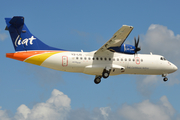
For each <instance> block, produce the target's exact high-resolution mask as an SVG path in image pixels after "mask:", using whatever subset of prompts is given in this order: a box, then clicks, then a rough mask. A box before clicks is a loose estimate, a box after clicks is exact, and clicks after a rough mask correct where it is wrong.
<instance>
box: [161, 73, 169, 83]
mask: <svg viewBox="0 0 180 120" xmlns="http://www.w3.org/2000/svg"><path fill="white" fill-rule="evenodd" d="M166 76H167V74H162V77H164V78H163V81H164V82H166V81H168V78H167V77H166Z"/></svg>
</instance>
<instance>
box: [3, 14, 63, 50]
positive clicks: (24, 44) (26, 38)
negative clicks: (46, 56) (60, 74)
mask: <svg viewBox="0 0 180 120" xmlns="http://www.w3.org/2000/svg"><path fill="white" fill-rule="evenodd" d="M5 20H6V24H7V26H6V28H5V30H8V31H9V33H10V36H11V39H12V42H13V45H14V49H15V51H30V50H62V49H58V48H54V47H50V46H48V45H46V44H45V43H43V42H41V41H40V40H39V39H38V38H37V37H35V36H34V35H33V34H31V32H30V31H29V30H28V28H27V27H26V25H25V24H24V17H22V16H14V17H13V18H5Z"/></svg>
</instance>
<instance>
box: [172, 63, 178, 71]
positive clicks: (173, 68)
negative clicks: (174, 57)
mask: <svg viewBox="0 0 180 120" xmlns="http://www.w3.org/2000/svg"><path fill="white" fill-rule="evenodd" d="M172 70H173V72H175V71H177V70H178V67H177V66H176V65H174V64H172Z"/></svg>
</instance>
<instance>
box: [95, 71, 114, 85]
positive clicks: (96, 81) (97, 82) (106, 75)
mask: <svg viewBox="0 0 180 120" xmlns="http://www.w3.org/2000/svg"><path fill="white" fill-rule="evenodd" d="M110 72H111V69H107V68H106V69H104V70H103V72H102V75H96V77H95V79H94V83H95V84H99V83H100V82H101V78H102V77H103V78H105V79H106V78H108V77H109V74H110Z"/></svg>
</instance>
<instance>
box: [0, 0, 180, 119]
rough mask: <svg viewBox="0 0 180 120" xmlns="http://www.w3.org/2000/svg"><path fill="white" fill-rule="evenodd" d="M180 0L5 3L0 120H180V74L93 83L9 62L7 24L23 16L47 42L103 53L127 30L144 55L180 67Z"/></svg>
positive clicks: (0, 2)
mask: <svg viewBox="0 0 180 120" xmlns="http://www.w3.org/2000/svg"><path fill="white" fill-rule="evenodd" d="M179 4H180V2H179V1H175V0H174V1H168V0H164V1H163V2H162V1H157V0H148V1H144V0H136V1H134V0H126V1H121V0H111V1H110V0H89V1H84V0H76V1H74V0H66V1H62V0H51V1H49V0H43V1H42V0H41V1H40V0H31V1H22V0H13V1H7V0H6V1H5V0H0V11H1V12H0V49H1V50H0V61H1V62H0V119H2V120H49V119H51V120H72V119H73V120H84V119H86V120H112V119H114V120H132V119H133V120H144V119H147V120H152V119H154V120H159V119H164V120H180V103H179V101H180V96H179V93H180V72H179V70H178V71H176V72H175V73H173V74H170V75H168V79H169V80H168V81H167V82H163V78H162V76H160V75H159V76H156V75H150V76H146V75H118V76H110V77H109V78H108V79H106V80H104V79H103V80H102V81H101V83H100V84H98V85H96V84H94V77H95V76H91V75H86V74H83V73H68V72H63V71H55V70H51V69H48V68H43V67H40V66H36V65H31V64H28V63H23V62H20V61H17V60H12V59H9V58H6V57H5V55H6V53H13V52H14V48H13V45H12V42H11V38H10V35H9V33H8V31H5V30H4V29H5V27H6V24H5V20H4V18H5V17H13V16H24V17H25V24H26V25H27V27H28V28H29V30H30V31H31V33H33V34H34V35H35V36H36V37H38V38H39V39H40V40H42V41H43V42H44V43H46V44H48V45H50V46H53V47H57V48H61V49H65V50H69V51H81V50H83V51H85V52H90V51H94V50H97V49H99V48H100V47H101V46H102V45H103V44H104V43H105V42H107V41H108V40H109V39H110V38H111V37H112V35H113V34H114V33H115V32H116V31H117V30H118V29H119V28H121V26H122V25H131V26H133V27H134V29H133V31H132V32H131V34H130V35H129V37H128V38H127V40H126V43H128V44H132V45H133V44H134V40H133V39H134V37H137V36H138V35H140V46H141V51H140V52H139V53H140V54H144V53H145V54H149V53H150V52H152V53H153V54H159V55H163V56H164V57H165V58H166V59H167V60H169V61H171V62H172V63H174V64H175V65H176V66H177V67H178V68H180V62H179V59H180V47H179V45H180V30H179V27H180V24H179V21H180V16H179V11H180V8H179Z"/></svg>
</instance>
